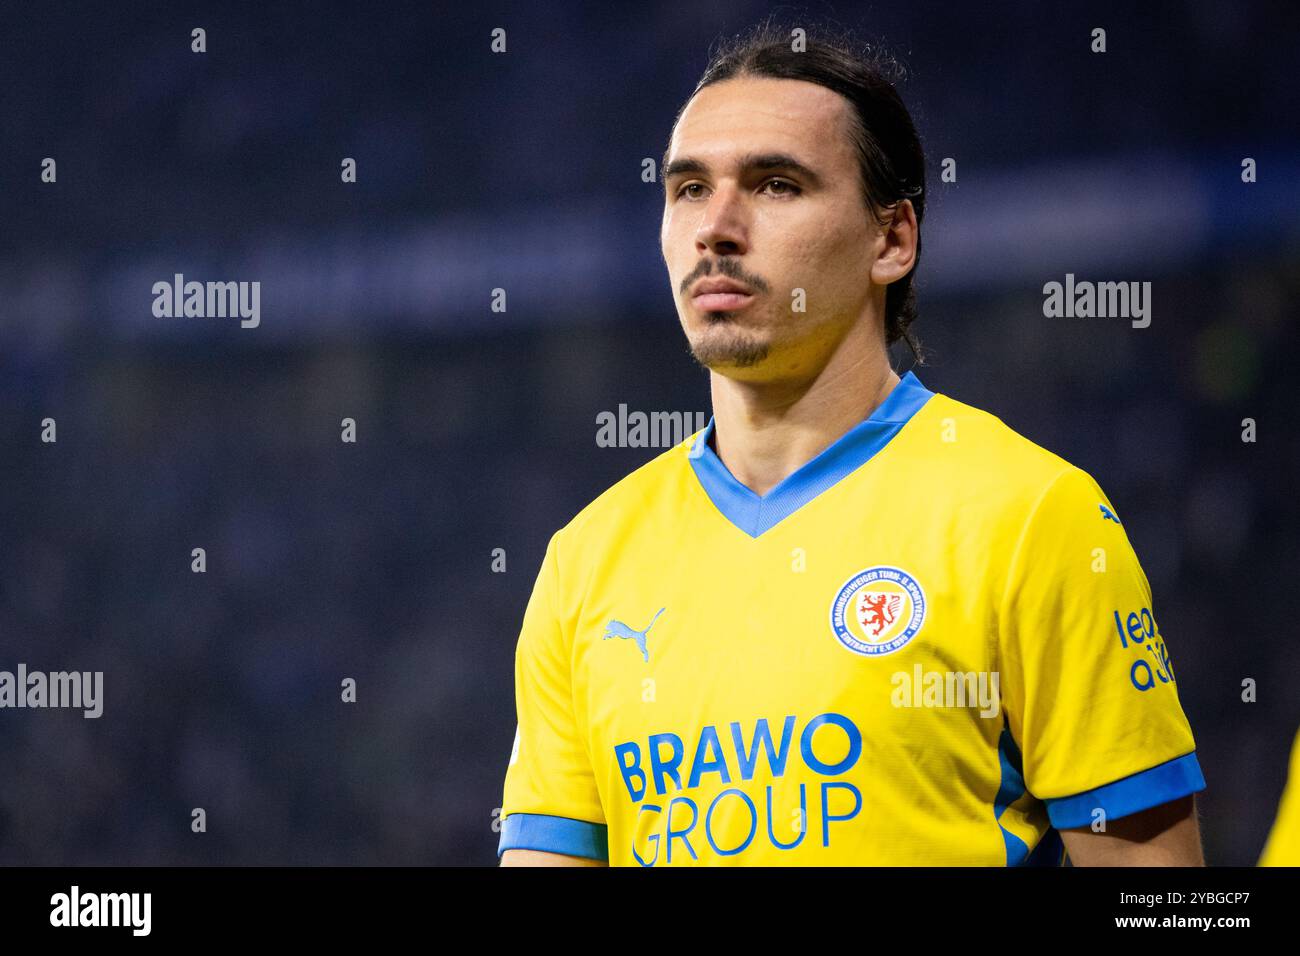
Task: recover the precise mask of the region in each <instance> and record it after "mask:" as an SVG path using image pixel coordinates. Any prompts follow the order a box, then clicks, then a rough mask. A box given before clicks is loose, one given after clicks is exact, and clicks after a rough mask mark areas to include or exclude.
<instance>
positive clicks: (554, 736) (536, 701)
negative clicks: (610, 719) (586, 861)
mask: <svg viewBox="0 0 1300 956" xmlns="http://www.w3.org/2000/svg"><path fill="white" fill-rule="evenodd" d="M558 537H559V536H558V534H557V535H556V536H553V537H552V538H551V541H550V544H548V545H547V548H546V557H545V558H544V559H543V561H542V568H541V571H540V572H539V573H538V575H537V581H536V583H535V584H534V585H533V592H532V596H531V597H530V598H529V601H528V607H527V610H525V612H524V623H523V628H522V630H521V631H520V634H519V643H518V645H517V647H516V650H515V710H516V715H517V718H518V724H517V728H516V731H515V743H514V747H513V749H512V751H511V754H510V762H509V765H508V766H507V768H506V780H505V796H504V799H503V801H502V806H501V810H502V814H501V840H500V843H499V844H498V847H497V855H498V856H500V855H501V854H502V853H504V852H505V851H506V850H512V849H520V850H545V851H547V852H550V853H564V854H568V855H570V856H581V857H587V858H590V859H597V860H607V859H608V858H609V851H608V840H607V835H606V834H607V831H606V825H605V816H604V811H603V809H602V807H601V803H600V794H599V792H598V790H597V788H596V780H595V775H594V773H593V771H592V767H591V760H590V757H589V756H588V750H587V743H586V739H585V735H584V734H583V732H582V728H581V727H579V726H578V721H577V719H576V717H575V709H574V699H573V680H572V656H571V647H572V638H571V635H569V634H566V633H565V627H564V619H563V615H562V613H561V608H560V601H559V591H560V587H559V574H560V568H559V561H558V558H557V541H558Z"/></svg>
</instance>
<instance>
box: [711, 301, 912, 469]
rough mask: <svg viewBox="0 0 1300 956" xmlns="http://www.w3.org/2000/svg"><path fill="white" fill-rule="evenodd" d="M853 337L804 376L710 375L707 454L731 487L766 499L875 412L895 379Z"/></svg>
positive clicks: (875, 347)
mask: <svg viewBox="0 0 1300 956" xmlns="http://www.w3.org/2000/svg"><path fill="white" fill-rule="evenodd" d="M860 325H863V326H867V329H868V330H870V331H872V332H875V330H871V329H870V325H869V323H860ZM860 338H861V337H860V336H854V335H850V336H848V337H846V338H845V339H844V340H843V341H842V342H841V343H840V345H839V347H838V348H836V349H834V350H833V351H832V352H831V353H830V355H829V357H828V358H827V359H826V360H825V361H824V362H822V363H821V364H819V365H818V366H817V367H815V368H814V369H813V370H812V373H811V374H807V373H805V374H803V375H796V376H794V377H791V378H788V379H784V380H781V381H772V382H755V381H742V380H738V379H733V378H728V377H726V376H724V375H722V374H720V373H718V372H711V373H710V380H711V382H710V384H711V387H712V393H713V418H714V432H713V434H714V442H715V443H716V448H715V451H716V452H717V454H718V457H719V458H721V459H722V463H723V464H724V465H726V466H727V470H728V471H730V472H731V474H732V475H733V476H735V478H736V480H737V481H739V482H740V483H741V484H743V485H744V486H745V487H747V488H749V490H750V491H752V492H754V493H755V494H757V495H765V494H767V493H768V492H769V491H771V490H772V489H773V488H775V487H776V486H777V485H778V484H780V483H781V482H782V481H783V480H784V479H785V478H787V477H788V476H789V475H791V474H793V473H794V472H795V471H797V470H798V469H799V468H801V467H802V466H803V465H805V464H807V463H808V462H809V461H811V460H812V459H813V458H815V457H816V456H817V455H819V454H820V453H821V452H823V451H825V450H826V448H828V447H829V446H830V445H831V444H833V443H834V442H835V440H836V439H838V438H840V437H841V436H842V435H843V434H844V433H845V432H847V431H848V430H849V429H851V428H853V427H854V426H855V425H857V424H858V423H860V422H861V421H863V420H864V419H866V418H867V417H868V416H869V415H870V414H871V413H872V412H873V411H875V410H876V409H877V408H879V407H880V404H881V403H882V402H883V401H884V400H885V399H886V398H887V397H888V396H889V393H890V392H891V391H893V389H894V386H895V385H897V384H898V381H899V378H898V375H897V374H895V373H894V370H893V369H892V368H890V366H889V355H888V353H887V352H886V351H885V348H884V345H883V343H880V342H879V340H878V339H875V338H874V336H873V341H872V343H870V344H869V343H867V342H864V341H860ZM855 339H856V340H855ZM771 361H778V359H772V360H771Z"/></svg>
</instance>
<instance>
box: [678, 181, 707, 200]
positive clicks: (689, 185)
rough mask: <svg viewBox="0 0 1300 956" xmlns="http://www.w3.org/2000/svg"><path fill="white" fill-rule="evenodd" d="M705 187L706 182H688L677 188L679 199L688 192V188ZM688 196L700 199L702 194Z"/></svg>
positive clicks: (688, 197)
mask: <svg viewBox="0 0 1300 956" xmlns="http://www.w3.org/2000/svg"><path fill="white" fill-rule="evenodd" d="M703 188H704V183H686V184H684V185H683V186H682V187H681V188H680V189H678V190H677V197H678V198H679V199H680V198H682V196H684V195H685V194H686V190H688V189H703ZM686 198H687V199H699V198H700V195H699V193H695V194H694V195H690V196H686Z"/></svg>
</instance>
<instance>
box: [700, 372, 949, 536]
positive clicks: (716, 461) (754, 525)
mask: <svg viewBox="0 0 1300 956" xmlns="http://www.w3.org/2000/svg"><path fill="white" fill-rule="evenodd" d="M932 397H934V392H932V391H930V390H929V389H928V388H926V387H925V386H924V385H922V384H921V380H920V379H918V378H917V377H916V375H914V374H913V373H912V372H908V373H907V374H906V375H904V376H903V377H902V378H901V379H900V380H899V382H898V384H897V385H895V386H894V390H893V391H891V392H890V393H889V397H887V398H886V399H885V400H884V401H883V402H882V403H881V404H880V406H879V407H878V408H877V409H876V410H875V411H874V412H872V413H871V415H870V416H869V417H868V418H867V419H866V420H865V421H862V422H860V423H859V424H857V425H854V426H853V427H852V428H850V429H849V430H848V431H847V432H845V433H844V434H843V435H841V436H840V437H839V438H837V439H836V440H835V441H834V442H833V443H832V444H831V445H830V446H829V447H828V448H826V449H825V450H824V451H822V452H821V453H820V454H819V455H817V456H816V457H815V458H813V459H812V460H811V461H809V462H808V463H806V464H805V465H803V466H802V467H800V468H798V469H796V470H795V471H794V472H793V473H792V474H790V475H788V476H787V477H786V478H785V479H784V480H782V481H781V483H780V484H778V485H777V486H776V487H775V488H773V489H772V490H771V491H769V492H768V493H767V494H765V495H762V496H759V495H756V494H754V492H753V491H751V490H750V489H749V488H746V487H745V486H744V485H742V484H741V483H740V482H739V481H737V480H736V478H735V477H734V476H733V475H732V474H731V472H730V471H728V470H727V466H726V465H724V464H723V463H722V459H721V458H719V457H718V453H717V452H715V451H714V450H713V449H712V448H711V447H709V438H710V437H711V436H712V435H713V418H712V417H710V418H709V423H708V424H707V425H706V426H704V431H702V432H700V434H699V437H698V438H697V439H696V440H695V444H694V445H692V446H691V450H690V453H689V455H688V457H689V458H690V462H691V467H692V468H694V469H695V475H696V477H697V478H698V479H699V481H700V484H701V485H702V486H703V487H704V491H705V493H706V494H707V495H708V496H709V499H710V500H711V501H712V502H713V504H714V506H715V507H716V508H717V509H718V510H719V511H720V512H722V514H723V516H724V517H725V518H726V519H727V520H728V521H730V522H731V523H732V524H734V525H735V526H736V527H737V528H739V529H740V530H741V531H743V532H745V534H747V535H749V536H750V537H751V538H757V537H758V536H759V535H760V534H762V533H763V532H764V531H767V530H768V529H769V528H771V527H772V526H774V525H775V524H777V523H778V522H780V521H783V520H784V519H785V518H788V517H789V516H790V515H791V514H793V513H794V512H795V511H797V510H799V509H800V508H802V507H803V506H804V505H806V504H807V503H808V502H810V501H812V500H813V499H814V498H816V497H817V496H818V495H820V494H821V493H822V492H824V491H827V490H829V489H830V488H831V487H832V486H834V485H835V484H837V483H838V482H839V481H841V480H842V479H844V478H846V477H847V476H848V475H849V474H850V473H852V472H854V471H856V470H857V469H858V468H860V467H861V466H862V465H864V464H866V462H868V461H869V460H870V459H871V458H872V457H873V456H874V455H875V454H876V452H878V451H880V450H881V449H882V448H884V447H885V446H886V445H888V444H889V442H890V440H891V439H892V438H893V437H894V436H895V435H897V434H898V433H899V431H900V430H901V429H902V428H903V426H904V425H906V424H907V423H908V422H909V421H910V420H911V418H912V416H913V415H915V414H916V413H917V412H918V411H920V410H921V407H922V406H923V405H924V404H925V403H926V402H928V401H929V400H930V399H931V398H932Z"/></svg>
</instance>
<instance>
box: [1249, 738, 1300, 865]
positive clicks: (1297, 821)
mask: <svg viewBox="0 0 1300 956" xmlns="http://www.w3.org/2000/svg"><path fill="white" fill-rule="evenodd" d="M1259 865H1260V866H1300V734H1296V738H1295V743H1294V744H1292V745H1291V767H1290V769H1289V770H1288V771H1287V781H1286V788H1285V789H1284V790H1283V792H1282V802H1281V804H1280V805H1279V806H1278V809H1277V819H1275V820H1274V821H1273V828H1272V830H1270V831H1269V834H1268V842H1267V843H1266V844H1265V845H1264V852H1263V854H1262V855H1261V856H1260V858H1259Z"/></svg>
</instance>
